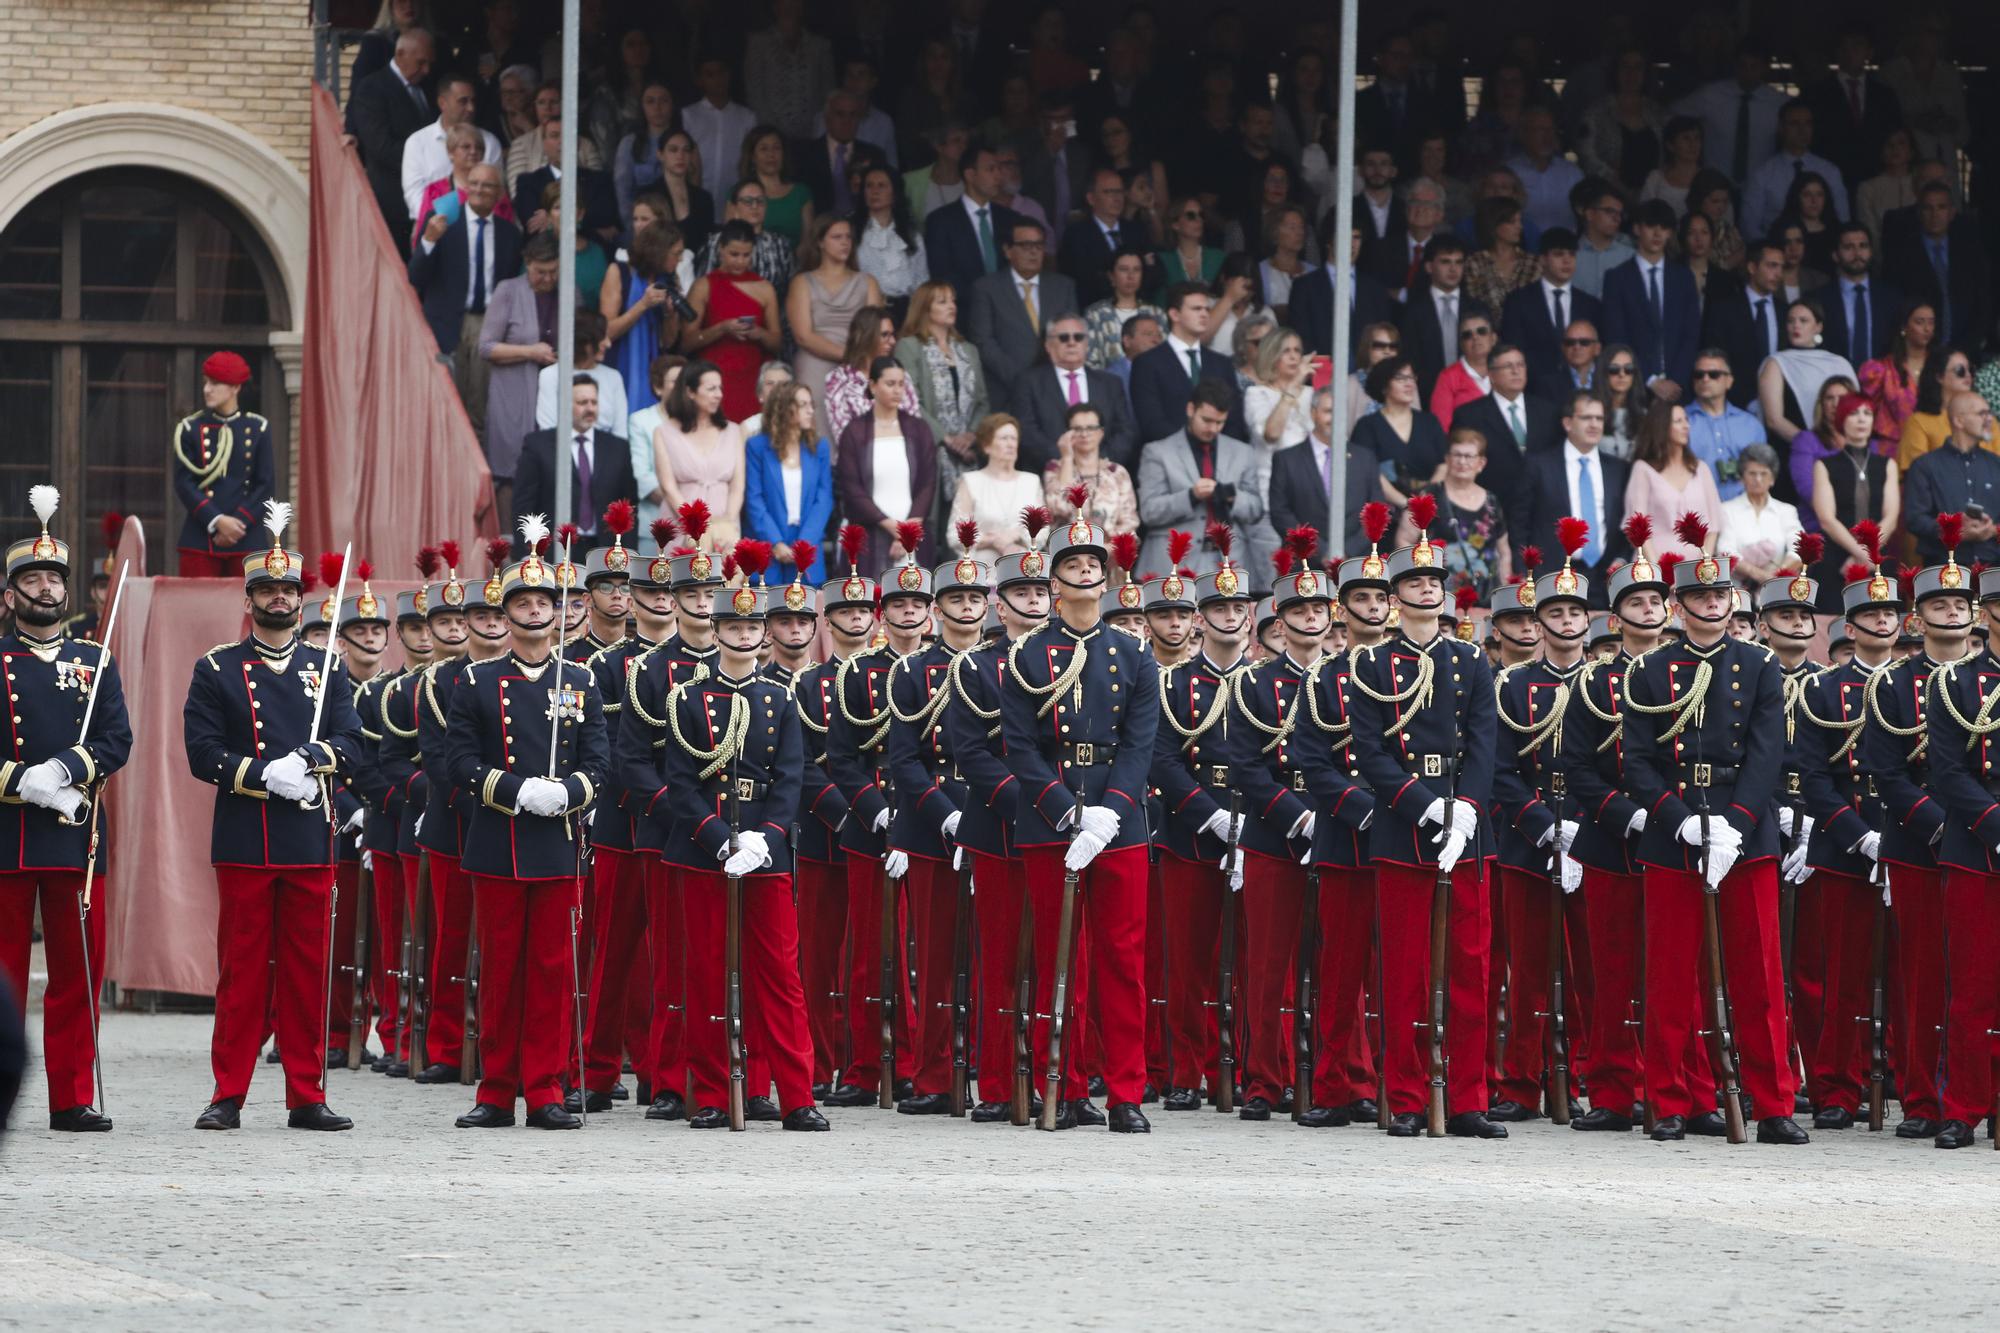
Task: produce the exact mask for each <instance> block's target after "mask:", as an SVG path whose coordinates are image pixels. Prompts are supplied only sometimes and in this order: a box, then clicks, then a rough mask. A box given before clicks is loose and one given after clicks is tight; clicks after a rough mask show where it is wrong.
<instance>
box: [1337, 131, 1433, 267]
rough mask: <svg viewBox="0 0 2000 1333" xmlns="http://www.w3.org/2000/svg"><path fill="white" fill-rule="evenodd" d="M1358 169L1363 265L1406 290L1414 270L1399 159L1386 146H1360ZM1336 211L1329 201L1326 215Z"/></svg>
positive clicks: (1356, 198)
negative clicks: (1398, 172) (1399, 186)
mask: <svg viewBox="0 0 2000 1333" xmlns="http://www.w3.org/2000/svg"><path fill="white" fill-rule="evenodd" d="M1354 170H1355V175H1356V176H1358V177H1359V178H1360V180H1361V190H1360V192H1359V193H1358V194H1356V195H1355V196H1354V228H1355V230H1356V231H1359V232H1360V233H1361V266H1362V267H1363V268H1364V269H1366V270H1367V271H1368V272H1370V273H1372V274H1374V275H1375V276H1376V277H1377V278H1379V279H1381V280H1382V282H1383V283H1384V284H1385V285H1387V286H1389V287H1391V288H1400V287H1403V286H1405V285H1406V284H1407V282H1408V276H1409V270H1410V262H1409V258H1410V246H1409V216H1408V213H1407V211H1406V205H1405V204H1404V202H1403V200H1402V199H1401V198H1400V197H1399V196H1398V195H1397V193H1396V159H1395V156H1394V155H1393V154H1392V153H1391V152H1390V151H1389V148H1388V145H1386V144H1378V143H1366V144H1358V145H1356V147H1355V166H1354ZM1440 202H1441V201H1440ZM1332 211H1333V208H1332V201H1327V207H1326V208H1324V209H1323V210H1322V214H1323V215H1324V214H1325V213H1331V212H1332Z"/></svg>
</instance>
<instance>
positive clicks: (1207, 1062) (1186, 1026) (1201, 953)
mask: <svg viewBox="0 0 2000 1333" xmlns="http://www.w3.org/2000/svg"><path fill="white" fill-rule="evenodd" d="M1229 896H1230V894H1229V881H1228V877H1227V876H1225V875H1224V874H1223V873H1222V870H1221V869H1220V867H1218V866H1214V865H1209V864H1206V863H1204V862H1198V861H1183V860H1181V859H1180V858H1179V857H1177V856H1163V857H1161V858H1160V902H1161V907H1162V909H1163V910H1162V915H1163V916H1164V917H1165V921H1164V922H1163V923H1162V926H1163V929H1164V933H1165V935H1166V942H1167V954H1168V956H1169V957H1171V958H1172V959H1173V964H1172V967H1171V968H1170V970H1169V972H1168V975H1167V1021H1168V1022H1169V1023H1170V1024H1171V1025H1172V1026H1173V1030H1174V1063H1173V1068H1172V1069H1171V1070H1169V1071H1168V1075H1167V1083H1168V1085H1169V1086H1170V1087H1175V1088H1200V1087H1201V1086H1202V1079H1203V1076H1204V1075H1206V1077H1207V1080H1208V1085H1209V1086H1210V1087H1211V1088H1219V1087H1221V1086H1222V1066H1221V1062H1220V1055H1221V1052H1220V1050H1219V1040H1220V1039H1219V1037H1218V1032H1219V1028H1218V1026H1217V1022H1218V1020H1217V1012H1218V1011H1217V1009H1216V1003H1215V997H1216V993H1217V991H1218V990H1219V988H1220V987H1221V984H1222V977H1221V970H1220V958H1221V949H1222V943H1221V941H1222V911H1223V905H1224V900H1225V899H1227V898H1229ZM1228 905H1229V908H1230V910H1232V911H1234V910H1235V908H1236V904H1235V903H1234V902H1231V903H1229V904H1228ZM1239 952H1240V951H1239Z"/></svg>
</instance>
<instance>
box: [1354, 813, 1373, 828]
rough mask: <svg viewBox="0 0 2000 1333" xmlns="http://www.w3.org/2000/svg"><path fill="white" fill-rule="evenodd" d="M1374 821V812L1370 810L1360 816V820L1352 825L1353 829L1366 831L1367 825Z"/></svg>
mask: <svg viewBox="0 0 2000 1333" xmlns="http://www.w3.org/2000/svg"><path fill="white" fill-rule="evenodd" d="M1374 822H1375V812H1374V811H1373V810H1370V811H1369V812H1368V813H1367V814H1365V815H1363V816H1361V822H1360V823H1359V824H1356V825H1355V826H1354V831H1355V832H1356V833H1366V832H1367V831H1368V826H1369V825H1370V824H1373V823H1374Z"/></svg>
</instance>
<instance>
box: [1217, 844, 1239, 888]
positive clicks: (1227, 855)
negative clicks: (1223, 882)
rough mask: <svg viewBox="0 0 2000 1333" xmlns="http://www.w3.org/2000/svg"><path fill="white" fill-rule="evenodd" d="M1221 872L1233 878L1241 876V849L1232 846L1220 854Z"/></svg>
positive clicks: (1236, 878)
mask: <svg viewBox="0 0 2000 1333" xmlns="http://www.w3.org/2000/svg"><path fill="white" fill-rule="evenodd" d="M1221 867H1222V873H1223V874H1225V875H1228V876H1229V877H1230V878H1232V879H1235V880H1239V881H1240V880H1241V879H1242V878H1243V849H1242V848H1241V847H1232V848H1230V849H1229V850H1228V851H1226V852H1224V853H1223V854H1222V861H1221Z"/></svg>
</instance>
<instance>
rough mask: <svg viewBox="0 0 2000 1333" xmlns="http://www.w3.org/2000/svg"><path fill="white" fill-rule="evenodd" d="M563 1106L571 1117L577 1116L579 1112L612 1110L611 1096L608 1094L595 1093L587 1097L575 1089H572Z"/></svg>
mask: <svg viewBox="0 0 2000 1333" xmlns="http://www.w3.org/2000/svg"><path fill="white" fill-rule="evenodd" d="M562 1106H563V1110H565V1111H568V1112H569V1113H570V1114H571V1115H575V1114H576V1113H577V1112H578V1111H591V1112H599V1111H609V1110H610V1109H611V1094H610V1093H608V1092H594V1091H593V1092H591V1093H589V1094H588V1095H585V1094H584V1093H580V1092H578V1091H577V1090H576V1089H575V1088H571V1089H570V1090H569V1095H568V1096H566V1097H564V1098H563V1100H562Z"/></svg>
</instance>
